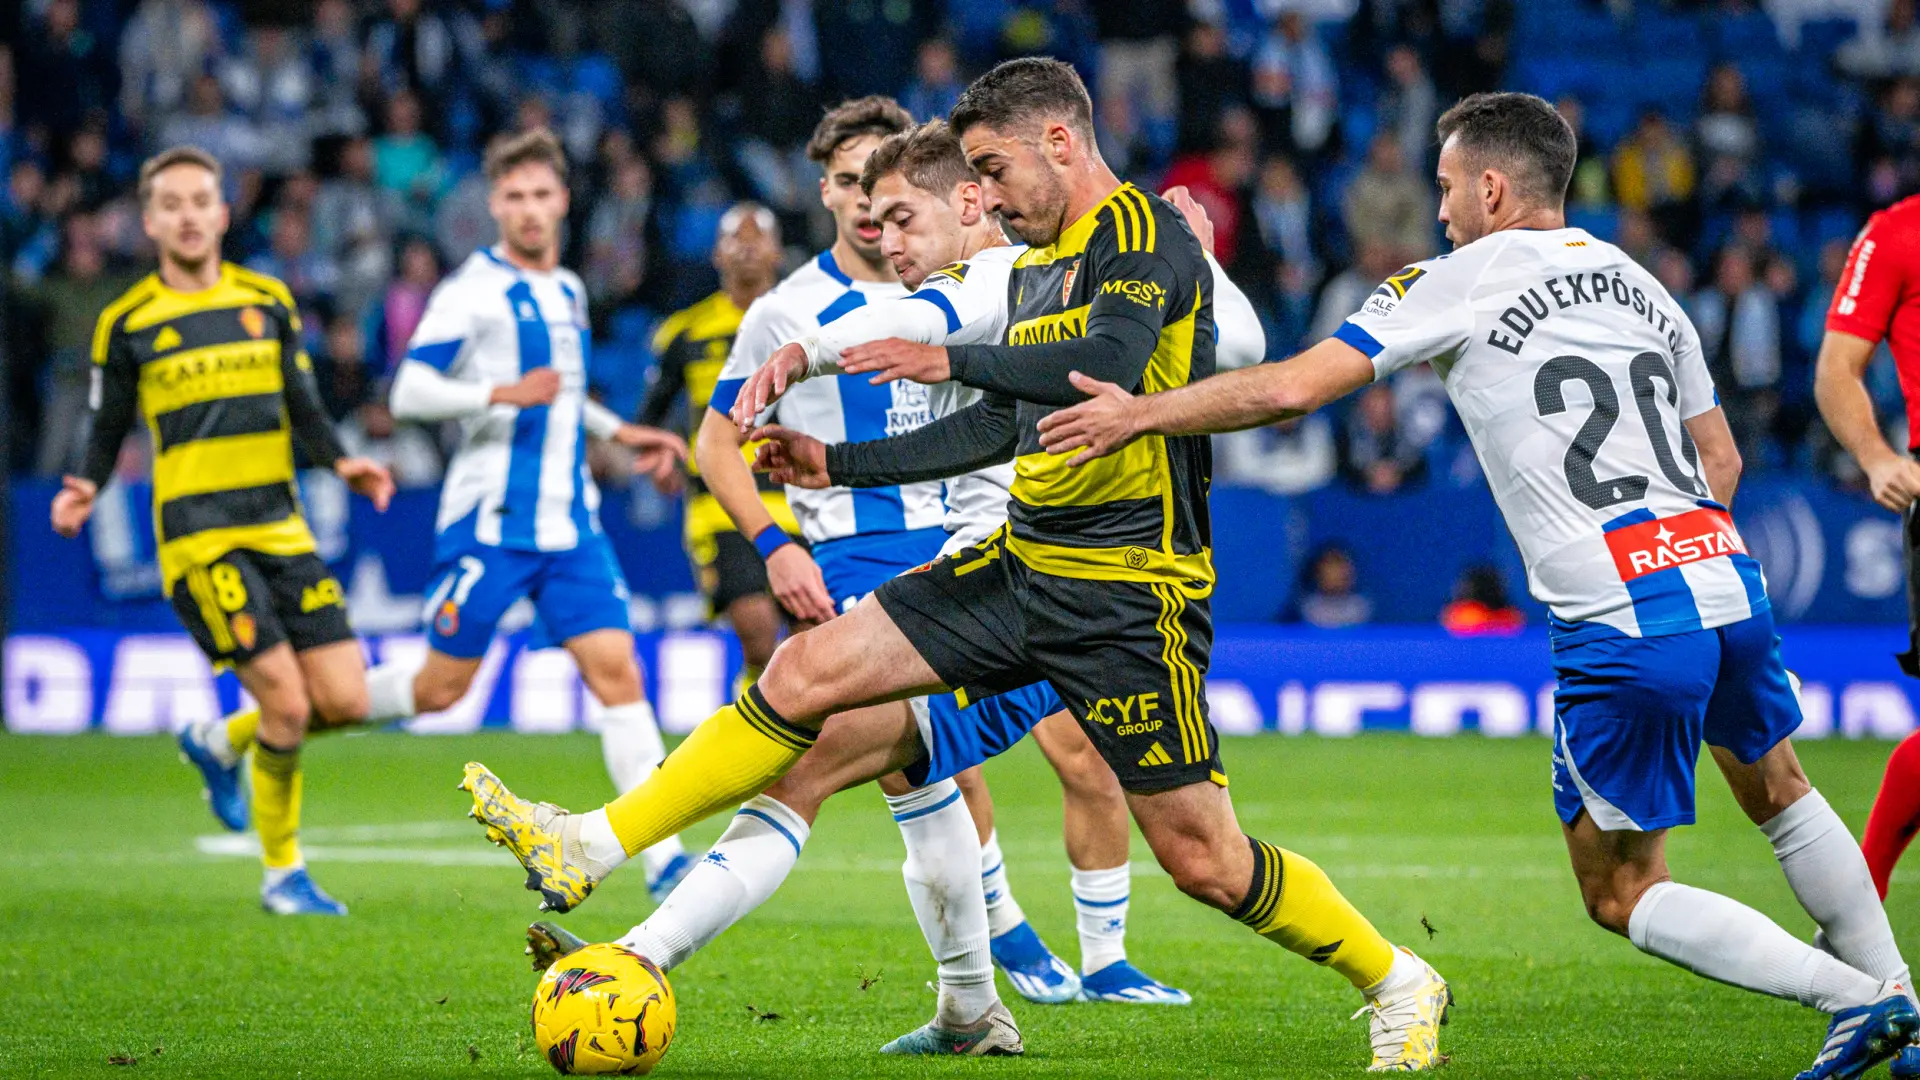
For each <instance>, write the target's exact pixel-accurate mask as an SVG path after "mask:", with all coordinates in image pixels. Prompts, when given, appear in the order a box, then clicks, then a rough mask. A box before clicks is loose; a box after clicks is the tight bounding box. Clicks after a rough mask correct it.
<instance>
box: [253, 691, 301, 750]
mask: <svg viewBox="0 0 1920 1080" xmlns="http://www.w3.org/2000/svg"><path fill="white" fill-rule="evenodd" d="M255 700H257V701H258V702H259V704H260V727H261V730H263V731H265V732H267V733H269V735H270V736H279V737H280V739H281V740H283V741H284V740H286V739H288V738H292V739H298V738H300V737H301V736H303V735H305V734H306V731H307V717H308V715H309V714H310V713H312V711H313V702H312V700H311V699H310V698H309V697H308V696H307V691H306V688H305V687H303V686H301V685H300V684H298V683H291V682H289V683H284V684H280V685H276V686H272V687H266V688H263V689H262V690H261V691H260V693H259V694H258V696H257V697H256V699H255Z"/></svg>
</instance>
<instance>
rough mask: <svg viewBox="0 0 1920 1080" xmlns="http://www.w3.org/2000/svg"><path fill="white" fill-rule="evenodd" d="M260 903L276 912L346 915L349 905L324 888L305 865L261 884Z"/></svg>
mask: <svg viewBox="0 0 1920 1080" xmlns="http://www.w3.org/2000/svg"><path fill="white" fill-rule="evenodd" d="M260 906H261V907H263V908H266V909H267V911H268V913H269V914H273V915H345V914H346V913H347V905H345V904H343V903H341V902H340V901H338V900H335V899H334V898H333V897H331V896H328V895H327V894H326V893H324V892H322V891H321V890H320V886H318V885H315V884H314V883H313V879H312V878H311V877H308V876H307V868H306V867H304V866H302V867H300V868H298V869H296V870H292V871H289V872H288V873H287V875H286V876H285V877H282V878H281V879H280V880H279V881H278V882H275V883H273V884H270V885H262V886H260Z"/></svg>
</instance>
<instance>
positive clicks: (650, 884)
mask: <svg viewBox="0 0 1920 1080" xmlns="http://www.w3.org/2000/svg"><path fill="white" fill-rule="evenodd" d="M693 866H694V863H693V860H692V859H690V858H688V857H687V853H686V852H684V851H683V852H680V853H678V854H676V855H675V856H674V857H673V858H671V859H668V860H667V865H665V866H663V867H661V868H660V872H659V873H657V874H655V875H653V876H652V877H650V878H648V879H647V891H648V892H649V893H652V894H653V902H654V903H656V904H664V903H666V902H667V897H669V896H671V895H673V889H674V886H676V885H679V884H680V879H682V878H684V877H686V876H687V872H688V871H690V870H692V869H693Z"/></svg>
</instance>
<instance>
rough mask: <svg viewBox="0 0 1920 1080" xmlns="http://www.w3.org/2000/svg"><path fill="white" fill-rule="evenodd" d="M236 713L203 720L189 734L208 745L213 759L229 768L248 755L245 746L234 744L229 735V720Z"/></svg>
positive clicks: (202, 743)
mask: <svg viewBox="0 0 1920 1080" xmlns="http://www.w3.org/2000/svg"><path fill="white" fill-rule="evenodd" d="M241 711H245V710H244V709H242V710H241ZM236 715H238V714H237V713H228V714H227V715H226V716H216V717H214V718H213V719H211V720H202V721H200V722H199V724H197V725H195V726H194V729H193V732H192V734H191V735H190V736H189V737H190V738H193V739H195V740H197V741H198V742H199V743H200V745H201V746H204V747H206V748H207V753H209V754H212V755H213V760H215V761H218V762H219V763H220V764H222V765H225V766H226V767H227V768H229V769H231V768H233V767H234V766H236V765H238V764H240V759H241V758H243V757H246V756H247V751H246V748H245V747H240V746H235V745H233V740H232V739H230V738H228V737H227V720H228V719H229V718H230V717H233V716H236Z"/></svg>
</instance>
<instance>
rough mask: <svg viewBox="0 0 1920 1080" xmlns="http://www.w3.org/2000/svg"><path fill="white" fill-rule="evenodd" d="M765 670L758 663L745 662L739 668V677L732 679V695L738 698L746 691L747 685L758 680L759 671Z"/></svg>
mask: <svg viewBox="0 0 1920 1080" xmlns="http://www.w3.org/2000/svg"><path fill="white" fill-rule="evenodd" d="M765 670H767V669H766V668H765V667H763V666H762V665H760V664H747V665H746V666H744V667H742V668H741V669H740V677H739V678H737V679H735V680H733V696H734V697H735V698H738V697H739V696H740V695H742V694H744V693H746V692H747V687H749V686H752V685H753V684H754V683H757V682H759V681H760V673H761V672H763V671H765Z"/></svg>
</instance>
